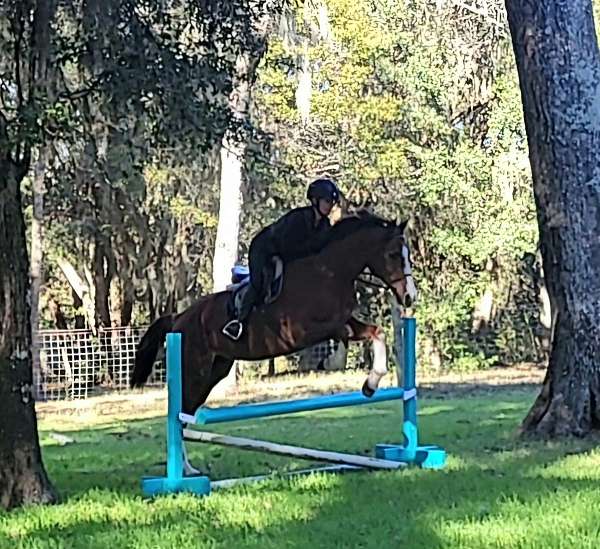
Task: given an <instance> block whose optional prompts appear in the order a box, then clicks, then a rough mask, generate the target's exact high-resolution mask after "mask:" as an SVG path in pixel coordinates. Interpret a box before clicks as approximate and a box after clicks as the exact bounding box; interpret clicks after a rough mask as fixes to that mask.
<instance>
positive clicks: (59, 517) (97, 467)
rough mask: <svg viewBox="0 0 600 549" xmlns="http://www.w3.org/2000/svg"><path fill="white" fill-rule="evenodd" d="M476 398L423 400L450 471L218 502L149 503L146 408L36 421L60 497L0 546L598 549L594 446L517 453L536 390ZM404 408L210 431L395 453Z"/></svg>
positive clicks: (263, 486)
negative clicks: (89, 422) (144, 484)
mask: <svg viewBox="0 0 600 549" xmlns="http://www.w3.org/2000/svg"><path fill="white" fill-rule="evenodd" d="M463 385H464V387H463ZM468 386H469V384H458V389H459V390H455V391H449V390H442V391H439V390H438V391H433V392H429V393H426V394H425V395H424V397H423V398H422V399H421V400H420V427H421V432H422V438H423V441H424V442H432V443H437V444H440V445H443V446H444V447H445V448H446V449H447V451H448V452H449V456H450V457H449V463H448V466H447V468H446V469H445V470H444V471H437V472H434V471H422V470H418V469H408V470H403V471H397V472H377V473H362V472H361V473H350V474H346V475H335V476H334V475H329V476H328V475H323V474H320V475H312V476H308V477H301V478H296V479H293V480H281V479H273V480H269V481H267V482H263V483H260V484H254V485H251V486H242V487H238V488H235V489H231V490H227V491H222V492H219V493H215V494H213V495H211V496H210V497H208V498H196V497H191V496H185V495H181V496H171V497H161V498H157V499H155V500H146V499H144V498H142V497H141V495H140V487H139V479H140V477H141V476H142V475H143V474H162V472H163V470H164V422H163V419H162V417H155V418H152V417H147V416H151V415H152V414H151V413H150V412H149V411H148V410H145V412H144V415H145V416H146V418H145V419H141V420H133V419H127V420H125V419H118V417H122V414H123V410H120V415H119V414H117V416H111V415H106V416H100V418H99V419H98V417H96V421H95V422H94V423H95V424H94V425H93V426H90V427H88V428H85V429H81V425H79V426H78V424H77V418H73V417H64V416H60V415H58V416H57V415H55V414H47V413H46V414H44V413H42V416H43V419H42V421H41V430H42V442H43V445H44V459H45V463H46V465H47V468H48V470H49V473H50V475H51V477H52V478H53V480H54V482H55V484H56V486H57V487H58V488H59V490H60V492H61V495H62V499H63V501H62V503H61V504H59V505H57V506H54V507H48V508H30V509H26V510H19V511H16V512H13V513H11V514H0V548H2V549H4V548H7V549H8V548H21V547H27V548H34V547H36V548H37V547H39V548H41V547H44V548H46V547H47V548H59V547H60V548H63V547H64V548H69V549H70V548H85V549H89V548H96V547H106V548H116V547H128V548H129V547H131V548H159V547H160V548H163V547H164V548H175V547H182V548H184V547H185V548H192V547H194V548H195V547H228V548H236V547H260V548H271V547H272V548H284V547H290V548H305V547H306V548H311V549H312V548H319V549H320V548H330V547H331V548H333V547H340V548H342V547H343V548H349V547H381V546H384V545H385V546H389V547H409V548H418V547H423V548H427V549H433V548H437V547H440V548H442V547H443V548H450V547H465V548H479V547H523V548H526V547H539V548H551V547H557V548H558V547H561V548H563V547H577V548H586V547H590V548H592V547H593V548H597V547H598V546H599V545H600V490H599V488H600V482H599V481H600V450H599V449H597V448H596V444H597V441H593V440H592V441H563V442H560V443H556V442H555V443H539V442H536V443H526V442H523V441H519V440H517V438H516V436H515V433H516V430H517V428H518V425H519V422H520V420H521V419H522V417H523V416H524V414H525V413H526V411H527V409H528V407H529V406H530V404H531V402H532V399H533V398H534V396H535V394H536V389H535V388H534V387H532V386H530V385H527V384H525V385H523V384H519V383H517V384H514V383H513V384H495V385H493V386H487V385H486V386H483V387H482V386H481V385H479V386H477V387H475V388H474V389H473V388H472V389H473V390H468ZM462 389H464V390H462ZM400 406H401V405H400V404H399V403H385V404H380V405H375V406H370V407H355V408H346V409H339V410H335V411H322V412H314V413H306V414H301V415H294V416H289V417H279V418H270V419H263V420H260V421H253V422H246V423H241V422H240V423H235V424H230V425H228V426H220V427H219V428H215V429H214V430H215V431H219V432H227V433H232V434H238V435H241V436H250V437H252V436H255V437H259V438H264V439H266V440H273V441H281V442H290V443H293V444H300V445H302V444H304V445H310V446H314V447H318V448H326V449H333V450H340V451H349V452H358V453H365V454H367V453H372V448H373V446H374V445H375V444H376V443H377V442H397V441H398V437H399V428H400V426H399V409H400ZM129 415H131V414H129ZM134 415H135V414H134ZM79 419H81V417H79ZM65 436H66V437H68V439H65V438H64V437H65ZM192 458H193V461H194V463H195V465H196V466H197V467H199V468H202V469H203V470H205V471H208V472H209V473H210V475H211V477H212V478H214V479H220V478H227V477H231V476H245V475H251V474H260V473H264V472H267V471H274V470H275V471H284V470H290V469H296V468H301V467H305V466H306V462H299V461H297V462H294V461H292V460H289V459H286V458H278V457H272V456H268V455H265V454H256V453H250V452H243V451H237V450H233V449H224V448H220V447H215V446H201V445H197V446H196V447H195V448H194V449H193V452H192Z"/></svg>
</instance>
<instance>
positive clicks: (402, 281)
mask: <svg viewBox="0 0 600 549" xmlns="http://www.w3.org/2000/svg"><path fill="white" fill-rule="evenodd" d="M406 224H407V222H406V221H404V222H402V223H400V224H399V225H396V224H395V223H390V225H389V227H387V230H388V231H389V232H388V234H387V235H386V239H385V244H384V247H383V253H377V254H373V258H372V259H371V260H370V261H369V264H368V267H369V269H370V270H371V272H372V273H373V274H374V275H375V276H377V277H379V278H381V280H383V281H384V282H385V283H386V284H387V285H388V286H389V287H390V288H392V289H393V290H394V293H395V294H396V299H397V300H398V302H399V303H400V304H401V305H404V306H405V307H410V306H412V304H413V303H414V302H415V301H416V299H417V287H416V286H415V281H414V279H413V276H412V265H411V263H410V250H409V249H408V244H407V242H406V239H405V237H404V229H405V228H406Z"/></svg>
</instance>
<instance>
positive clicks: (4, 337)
mask: <svg viewBox="0 0 600 549" xmlns="http://www.w3.org/2000/svg"><path fill="white" fill-rule="evenodd" d="M23 176H24V170H23V169H21V168H20V167H19V166H16V165H15V164H14V163H13V162H12V161H11V160H10V159H7V158H6V157H5V158H3V159H0V507H3V508H7V509H10V508H13V507H17V506H20V505H26V504H35V503H49V502H53V501H55V500H56V493H55V491H54V489H53V487H52V485H51V484H50V481H49V479H48V476H47V474H46V471H45V469H44V465H43V463H42V457H41V452H40V446H39V442H38V431H37V420H36V416H35V408H34V398H33V385H32V381H33V380H32V369H31V324H30V306H29V297H30V296H29V292H30V287H29V265H28V263H29V261H28V258H27V240H26V234H25V223H24V220H23V213H22V209H21V193H20V189H19V185H20V182H21V180H22V178H23Z"/></svg>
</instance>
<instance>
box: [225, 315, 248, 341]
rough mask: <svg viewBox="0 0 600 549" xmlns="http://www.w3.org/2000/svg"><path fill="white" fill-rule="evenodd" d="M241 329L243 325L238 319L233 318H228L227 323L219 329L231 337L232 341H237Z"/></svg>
mask: <svg viewBox="0 0 600 549" xmlns="http://www.w3.org/2000/svg"><path fill="white" fill-rule="evenodd" d="M243 330H244V325H243V324H242V323H241V322H240V321H239V320H237V319H236V318H234V319H233V320H230V321H229V322H228V323H227V324H225V326H223V329H222V330H221V331H222V332H223V333H224V334H225V335H226V336H227V337H229V338H231V339H233V341H237V340H238V339H240V337H241V335H242V332H243Z"/></svg>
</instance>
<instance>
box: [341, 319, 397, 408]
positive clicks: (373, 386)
mask: <svg viewBox="0 0 600 549" xmlns="http://www.w3.org/2000/svg"><path fill="white" fill-rule="evenodd" d="M346 327H347V328H348V332H349V333H348V338H349V339H350V340H351V341H365V340H367V339H369V340H371V342H372V344H373V368H372V369H371V371H370V372H369V375H368V377H367V379H366V380H365V382H364V384H363V386H362V392H363V395H365V396H366V397H372V396H373V395H374V394H375V391H376V390H377V388H378V387H379V382H380V381H381V378H382V377H383V376H384V375H385V374H387V371H388V369H387V348H386V345H385V334H384V333H383V330H382V329H381V328H380V327H379V326H375V325H374V324H365V323H364V322H361V321H360V320H357V319H356V318H354V317H353V318H351V319H350V320H349V321H348V323H347V324H346Z"/></svg>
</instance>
